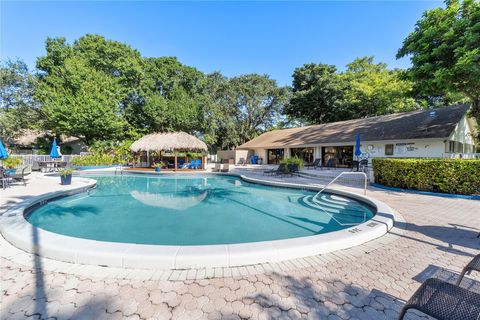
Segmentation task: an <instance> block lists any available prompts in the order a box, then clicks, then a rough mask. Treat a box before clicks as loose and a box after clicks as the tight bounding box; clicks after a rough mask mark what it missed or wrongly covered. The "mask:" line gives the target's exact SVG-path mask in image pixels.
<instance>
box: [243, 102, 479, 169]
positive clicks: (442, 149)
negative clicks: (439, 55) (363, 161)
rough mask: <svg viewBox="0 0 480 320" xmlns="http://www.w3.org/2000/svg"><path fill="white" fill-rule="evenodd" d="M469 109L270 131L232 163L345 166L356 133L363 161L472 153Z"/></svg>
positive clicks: (472, 128)
mask: <svg viewBox="0 0 480 320" xmlns="http://www.w3.org/2000/svg"><path fill="white" fill-rule="evenodd" d="M468 109H469V106H467V105H456V106H451V107H446V108H441V109H430V110H419V111H411V112H404V113H396V114H389V115H384V116H377V117H371V118H362V119H354V120H347V121H340V122H333V123H326V124H320V125H312V126H306V127H300V128H291V129H283V130H273V131H269V132H266V133H264V134H262V135H260V136H258V137H256V138H254V139H252V140H250V141H248V142H247V143H244V144H242V145H240V146H239V147H238V148H237V149H236V152H235V161H236V163H238V162H240V159H241V158H244V159H248V160H249V159H250V157H251V156H252V155H257V156H258V157H259V158H262V160H263V163H264V164H277V163H278V162H279V161H280V160H282V159H283V158H285V157H291V156H298V157H301V158H303V159H304V160H305V161H306V162H312V161H313V160H314V159H317V158H320V159H322V163H323V165H326V164H327V162H328V161H329V160H330V159H333V160H332V161H334V163H335V165H336V166H339V167H342V166H345V167H346V166H349V165H350V164H351V161H352V160H353V157H354V155H353V154H354V146H355V138H356V135H357V134H359V135H360V139H361V151H362V153H363V154H362V158H375V157H428V158H440V157H451V156H453V155H457V154H468V153H474V152H475V142H474V135H475V132H476V130H477V128H476V122H475V120H474V119H471V118H469V117H468V115H467V114H468ZM332 161H330V163H332Z"/></svg>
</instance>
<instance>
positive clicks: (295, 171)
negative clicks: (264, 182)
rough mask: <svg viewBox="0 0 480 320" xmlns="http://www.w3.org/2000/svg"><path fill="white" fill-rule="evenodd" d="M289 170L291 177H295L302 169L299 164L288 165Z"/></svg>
mask: <svg viewBox="0 0 480 320" xmlns="http://www.w3.org/2000/svg"><path fill="white" fill-rule="evenodd" d="M287 169H288V174H290V176H293V175H294V174H296V175H298V174H299V173H300V168H299V166H298V164H295V163H291V164H287Z"/></svg>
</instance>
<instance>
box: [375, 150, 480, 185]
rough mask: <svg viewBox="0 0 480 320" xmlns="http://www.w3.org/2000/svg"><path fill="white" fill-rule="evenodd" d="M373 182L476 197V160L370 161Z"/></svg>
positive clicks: (479, 179) (479, 178)
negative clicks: (373, 177) (474, 195)
mask: <svg viewBox="0 0 480 320" xmlns="http://www.w3.org/2000/svg"><path fill="white" fill-rule="evenodd" d="M372 162H373V172H374V176H375V182H377V183H380V184H383V185H386V186H391V187H397V188H402V189H415V190H422V191H432V192H443V193H456V194H480V160H466V159H398V158H396V159H392V158H390V159H373V161H372Z"/></svg>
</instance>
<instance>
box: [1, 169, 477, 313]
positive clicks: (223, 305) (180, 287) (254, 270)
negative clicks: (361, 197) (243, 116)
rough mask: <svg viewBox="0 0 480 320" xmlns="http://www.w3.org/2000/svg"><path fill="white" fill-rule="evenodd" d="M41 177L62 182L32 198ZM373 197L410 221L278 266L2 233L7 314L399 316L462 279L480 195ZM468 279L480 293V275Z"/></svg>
mask: <svg viewBox="0 0 480 320" xmlns="http://www.w3.org/2000/svg"><path fill="white" fill-rule="evenodd" d="M252 175H254V174H252ZM288 181H292V180H288ZM40 182H42V185H43V186H45V185H46V184H48V183H53V182H46V181H42V180H41V178H38V179H37V178H36V179H32V181H31V183H30V185H29V187H27V188H30V189H27V190H31V191H29V194H32V195H33V194H38V193H40V191H41V189H44V188H40V187H39V184H38V183H40ZM52 185H53V184H52ZM13 188H18V189H17V190H16V192H17V194H15V197H16V198H17V199H18V201H20V200H24V199H25V197H24V196H25V195H22V194H21V193H22V192H20V191H18V190H20V188H23V187H21V186H15V187H12V188H11V190H13ZM0 192H3V191H0ZM7 192H10V193H12V192H13V191H7ZM6 194H7V193H6V192H5V193H0V196H1V197H3V199H0V205H1V206H2V209H3V210H5V204H6V197H5V195H6ZM368 195H369V196H373V197H375V198H377V199H379V200H381V201H384V202H386V203H387V204H389V205H390V206H391V207H392V208H394V209H396V210H397V211H398V212H399V213H400V214H401V215H402V216H403V217H404V219H405V222H398V223H397V224H396V226H395V227H394V228H393V229H392V231H391V232H390V233H389V234H387V235H385V236H383V237H382V238H380V239H378V240H375V241H372V242H369V243H367V244H365V245H362V246H359V247H355V248H352V249H348V250H343V251H339V252H336V253H331V254H327V255H322V256H316V257H310V258H305V259H299V260H294V261H286V262H284V263H280V264H274V265H268V264H267V265H260V266H251V267H244V268H217V269H205V270H183V271H182V270H180V271H174V272H171V271H169V272H167V271H155V270H153V271H146V270H122V269H119V270H113V271H112V270H111V269H112V268H101V267H88V266H78V265H71V264H68V263H60V262H55V261H52V260H48V259H42V258H39V257H36V256H32V255H28V254H26V253H24V252H22V251H19V250H18V249H16V248H14V247H12V246H11V245H10V244H8V243H6V241H5V240H4V239H3V238H1V237H0V252H1V253H0V264H1V268H0V272H1V286H0V289H1V295H2V298H1V319H25V318H32V319H47V318H53V319H71V318H73V319H300V318H306V319H395V318H396V317H397V316H398V312H399V310H400V309H401V307H402V306H403V304H404V301H405V300H406V299H408V298H409V297H410V295H411V294H412V293H413V291H415V290H416V288H417V287H418V286H419V285H420V283H421V282H422V281H423V280H425V279H426V278H429V277H438V278H442V279H445V280H448V281H454V280H455V278H456V277H457V275H458V273H459V272H460V270H461V269H462V267H463V266H464V265H466V264H467V262H468V261H469V260H470V259H471V257H472V256H473V255H474V254H476V253H478V252H479V250H480V239H478V238H476V235H477V234H478V232H480V201H474V200H463V199H450V198H440V197H431V196H420V195H415V194H405V193H396V192H390V191H383V190H379V189H370V190H369V191H368ZM0 214H1V212H0ZM107 269H108V270H107ZM462 285H463V286H464V287H467V288H469V289H470V290H473V291H476V292H480V275H478V274H477V275H471V276H468V278H467V279H466V280H465V281H464V282H463V284H462ZM419 317H420V316H419V315H417V314H416V313H411V314H410V315H409V317H408V318H409V319H417V318H419Z"/></svg>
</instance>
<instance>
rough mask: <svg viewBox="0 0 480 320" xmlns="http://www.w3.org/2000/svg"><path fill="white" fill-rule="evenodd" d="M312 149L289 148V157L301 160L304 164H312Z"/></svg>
mask: <svg viewBox="0 0 480 320" xmlns="http://www.w3.org/2000/svg"><path fill="white" fill-rule="evenodd" d="M313 154H314V150H313V148H291V149H290V156H292V157H298V158H301V159H303V160H304V161H305V162H306V163H310V162H313Z"/></svg>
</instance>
